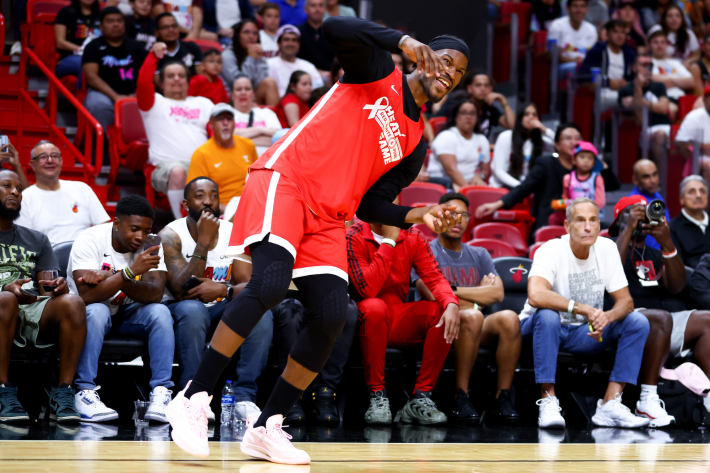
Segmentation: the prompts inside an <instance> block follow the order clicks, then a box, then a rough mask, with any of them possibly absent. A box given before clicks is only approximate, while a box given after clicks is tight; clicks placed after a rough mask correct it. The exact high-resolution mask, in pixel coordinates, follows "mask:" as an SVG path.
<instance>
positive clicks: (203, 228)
mask: <svg viewBox="0 0 710 473" xmlns="http://www.w3.org/2000/svg"><path fill="white" fill-rule="evenodd" d="M217 232H219V219H218V218H217V217H215V215H214V214H213V213H212V212H202V215H200V219H199V220H198V221H197V241H199V242H200V243H202V244H203V245H205V246H207V245H209V244H210V243H212V241H213V240H214V238H215V237H216V236H217Z"/></svg>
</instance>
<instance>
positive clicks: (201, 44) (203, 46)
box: [183, 39, 224, 53]
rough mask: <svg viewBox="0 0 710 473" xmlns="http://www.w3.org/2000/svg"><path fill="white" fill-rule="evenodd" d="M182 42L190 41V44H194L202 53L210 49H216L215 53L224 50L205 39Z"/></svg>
mask: <svg viewBox="0 0 710 473" xmlns="http://www.w3.org/2000/svg"><path fill="white" fill-rule="evenodd" d="M183 41H190V42H192V43H195V44H196V45H198V46H199V47H200V50H201V51H202V53H204V52H205V51H208V50H210V49H216V50H217V51H222V49H224V48H222V45H221V44H219V43H217V42H215V41H210V40H207V39H183Z"/></svg>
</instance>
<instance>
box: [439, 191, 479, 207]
mask: <svg viewBox="0 0 710 473" xmlns="http://www.w3.org/2000/svg"><path fill="white" fill-rule="evenodd" d="M452 200H460V201H461V202H463V203H464V204H466V208H469V206H470V205H471V201H469V200H468V197H466V196H465V195H463V194H461V193H460V192H448V193H446V194H444V195H442V196H441V198H440V199H439V205H441V204H445V203H447V202H451V201H452Z"/></svg>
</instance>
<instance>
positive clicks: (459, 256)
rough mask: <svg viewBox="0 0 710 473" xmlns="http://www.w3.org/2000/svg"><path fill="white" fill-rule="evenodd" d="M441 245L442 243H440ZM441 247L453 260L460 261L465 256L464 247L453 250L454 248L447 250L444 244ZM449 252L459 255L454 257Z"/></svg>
mask: <svg viewBox="0 0 710 473" xmlns="http://www.w3.org/2000/svg"><path fill="white" fill-rule="evenodd" d="M439 246H441V245H439ZM441 249H442V250H444V254H445V255H446V256H447V257H448V258H449V259H450V260H452V261H458V260H460V259H461V258H462V257H463V248H461V251H453V250H447V249H446V248H444V247H443V246H442V247H441ZM449 253H458V256H457V257H456V258H454V257H453V256H451V255H450V254H449Z"/></svg>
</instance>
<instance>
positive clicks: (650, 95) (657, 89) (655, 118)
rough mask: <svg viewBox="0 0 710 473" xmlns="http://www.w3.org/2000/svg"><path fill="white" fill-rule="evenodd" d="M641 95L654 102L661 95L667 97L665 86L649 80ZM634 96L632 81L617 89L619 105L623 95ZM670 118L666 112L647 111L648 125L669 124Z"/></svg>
mask: <svg viewBox="0 0 710 473" xmlns="http://www.w3.org/2000/svg"><path fill="white" fill-rule="evenodd" d="M643 95H644V98H645V99H646V100H650V101H651V102H655V101H656V100H658V99H660V98H661V97H668V94H666V86H665V85H664V84H663V83H661V82H649V83H648V85H647V86H646V87H644V88H643ZM633 96H634V83H633V82H629V83H628V84H626V85H625V86H623V87H622V88H620V89H619V105H622V103H621V99H623V98H624V97H633ZM622 106H623V105H622ZM670 124H671V119H670V117H669V116H668V114H667V113H653V112H651V111H649V113H648V126H655V125H670Z"/></svg>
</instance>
